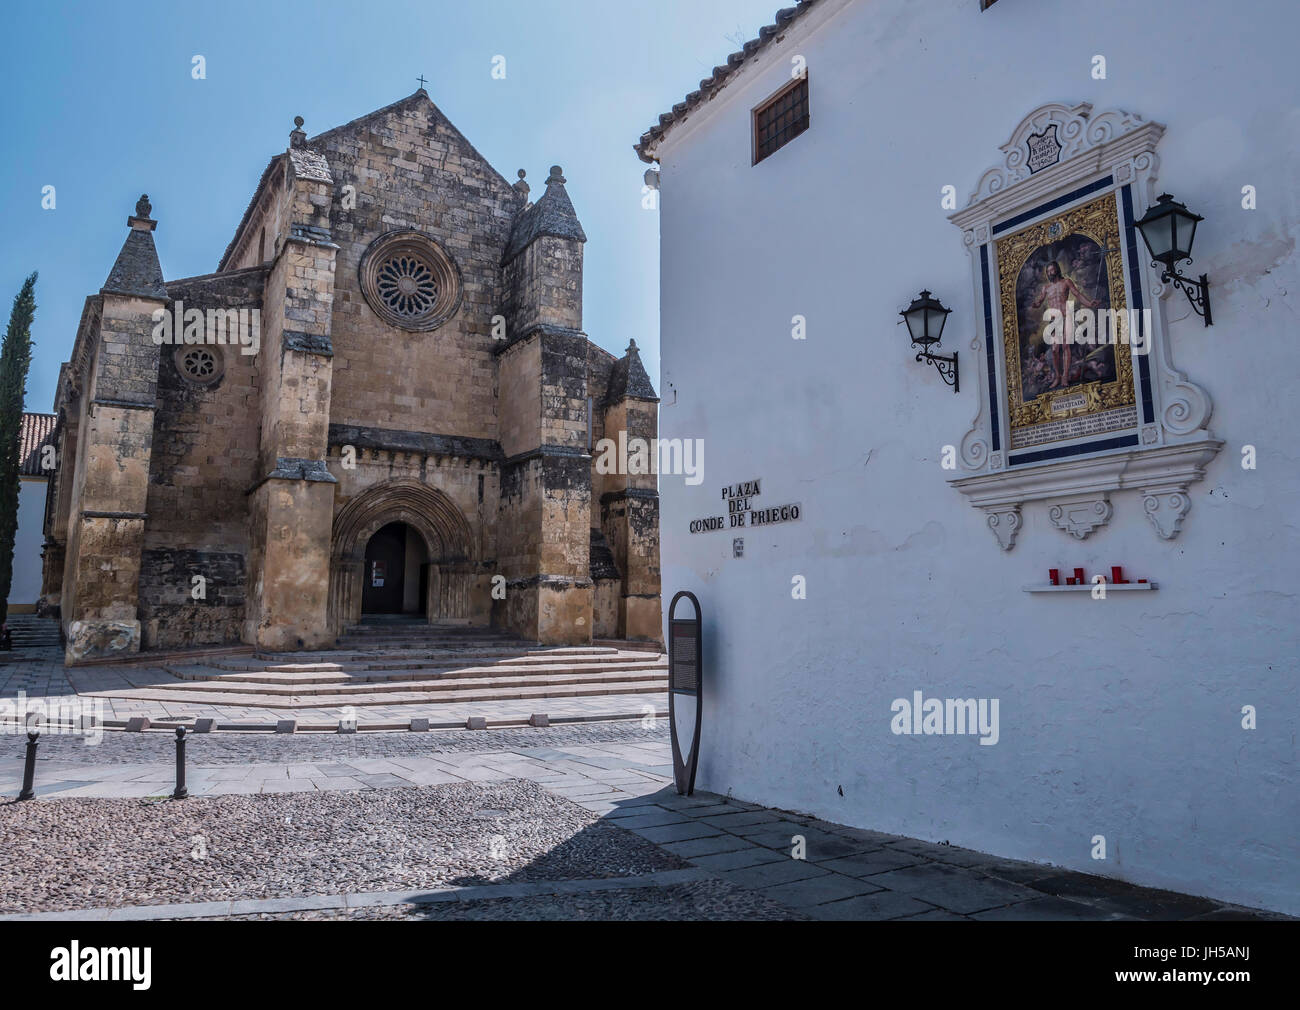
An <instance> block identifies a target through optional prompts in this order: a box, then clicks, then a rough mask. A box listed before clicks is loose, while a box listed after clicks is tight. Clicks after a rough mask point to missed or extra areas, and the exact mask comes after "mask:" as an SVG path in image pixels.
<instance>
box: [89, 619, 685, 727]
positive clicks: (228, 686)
mask: <svg viewBox="0 0 1300 1010" xmlns="http://www.w3.org/2000/svg"><path fill="white" fill-rule="evenodd" d="M624 644H627V645H628V648H623V647H622V646H623V645H624ZM160 670H161V671H163V672H164V673H165V674H166V675H167V676H166V677H165V678H161V679H164V680H165V682H164V683H159V679H160V673H159V671H160ZM121 676H122V678H123V680H124V681H125V683H126V686H125V687H124V688H121V689H115V690H113V691H106V692H104V693H105V694H108V695H111V696H113V697H128V698H131V699H135V700H141V701H162V702H174V703H177V704H212V705H222V706H239V707H247V708H273V709H277V708H289V709H298V708H331V707H341V706H344V705H350V706H353V707H359V706H366V705H385V706H386V705H403V704H423V705H430V704H433V705H440V704H454V703H458V702H471V701H512V700H514V701H518V700H524V699H530V700H531V699H537V700H538V701H541V700H543V699H547V698H557V699H559V698H580V697H594V696H600V695H640V694H662V693H663V692H665V691H667V689H668V660H667V657H666V656H664V655H662V654H661V653H660V652H658V651H647V649H646V648H645V647H644V646H642V645H641V643H619V642H609V643H602V644H600V645H580V646H560V647H547V646H542V645H539V644H538V643H537V642H530V641H525V640H521V639H519V638H517V637H515V636H512V635H510V634H508V633H506V632H503V631H499V630H495V629H488V628H470V627H440V626H432V625H427V624H424V623H420V622H414V621H402V620H395V621H392V622H386V621H377V622H375V623H373V624H365V625H361V626H359V627H357V628H352V629H350V630H349V632H348V633H347V634H346V635H344V636H343V637H342V638H341V639H340V647H339V648H336V649H332V650H320V651H315V652H308V653H275V652H267V651H265V650H257V651H254V652H252V653H239V654H233V655H218V656H204V657H195V656H189V657H184V656H178V657H168V658H167V659H165V660H163V661H161V662H157V663H154V664H151V666H150V667H149V668H141V669H130V670H126V669H124V670H123V673H122V674H121ZM628 706H629V707H628V713H635V712H636V711H638V710H639V707H640V703H639V702H637V703H633V702H630V701H629V702H628ZM544 710H545V709H544V708H539V709H538V711H544Z"/></svg>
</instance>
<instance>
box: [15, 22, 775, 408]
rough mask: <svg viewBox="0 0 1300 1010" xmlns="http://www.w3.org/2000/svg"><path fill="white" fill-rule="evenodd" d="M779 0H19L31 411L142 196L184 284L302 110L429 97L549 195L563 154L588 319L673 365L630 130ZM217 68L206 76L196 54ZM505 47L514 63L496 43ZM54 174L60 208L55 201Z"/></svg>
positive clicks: (163, 250) (205, 262) (599, 338)
mask: <svg viewBox="0 0 1300 1010" xmlns="http://www.w3.org/2000/svg"><path fill="white" fill-rule="evenodd" d="M779 6H781V3H780V2H778V0H653V2H646V3H632V2H626V0H420V2H403V3H391V2H382V3H341V2H312V0H293V2H289V0H261V2H256V3H254V2H247V0H235V2H222V3H204V4H194V3H189V2H176V0H170V2H165V3H117V2H114V3H93V4H92V3H81V4H66V3H65V4H60V3H42V4H24V5H21V6H15V7H14V8H11V9H9V10H7V11H6V14H5V18H6V22H7V28H8V32H7V34H8V40H9V45H8V46H7V47H6V49H7V51H6V57H5V60H4V61H3V62H0V87H2V89H3V94H4V95H5V102H4V104H3V108H2V109H0V130H3V136H4V137H5V140H6V149H7V151H8V156H7V157H6V158H5V159H3V162H0V193H2V194H3V207H4V219H5V221H6V223H7V229H6V233H7V238H6V240H5V241H4V243H3V246H2V248H0V302H2V303H3V312H4V319H5V320H6V321H7V320H8V312H9V306H10V303H11V301H12V298H13V295H14V294H15V293H16V292H17V290H18V287H19V285H20V284H21V282H22V279H23V277H25V276H26V275H27V274H28V273H29V272H31V271H32V270H33V269H35V270H39V271H40V280H39V282H38V285H37V302H38V308H37V312H36V323H35V326H34V328H33V333H32V336H33V339H34V341H35V344H36V346H35V349H34V354H33V361H32V369H31V374H30V377H29V379H28V384H27V408H28V409H29V410H41V411H48V410H50V409H52V404H53V397H54V389H55V385H56V383H57V380H58V371H59V365H60V363H61V362H63V361H64V360H66V359H67V357H68V354H69V353H70V351H71V348H72V341H73V338H74V337H75V335H76V327H77V322H78V320H79V318H80V316H81V309H82V305H83V302H84V300H85V297H86V296H87V295H89V294H93V293H95V292H97V291H98V290H99V288H100V287H101V286H102V285H103V283H104V280H105V278H106V277H107V276H108V271H109V269H110V268H111V267H112V265H113V260H114V259H115V258H116V256H117V253H118V250H119V249H120V248H121V245H122V242H123V240H124V239H125V238H126V218H127V216H128V215H129V214H130V213H132V212H133V208H134V206H135V201H136V199H137V197H139V195H140V194H141V193H142V192H147V193H148V194H149V197H150V199H151V201H152V202H153V207H154V217H156V218H157V219H158V221H159V226H158V231H157V233H156V234H155V238H156V241H157V243H158V250H159V256H160V258H161V260H162V265H163V272H164V276H165V277H167V278H168V279H169V280H170V279H173V278H179V277H189V276H194V275H197V274H205V273H211V272H212V271H213V270H215V269H216V265H217V261H218V259H219V258H220V256H221V254H222V252H223V251H224V250H225V248H226V245H227V243H228V242H229V241H230V238H231V236H232V235H233V233H234V229H235V226H236V225H237V224H238V223H239V219H240V216H241V215H242V214H243V211H244V208H245V206H246V205H247V203H248V200H249V198H250V197H251V196H252V193H253V189H254V188H255V187H256V185H257V180H258V178H259V176H260V175H261V172H262V170H263V168H265V166H266V162H267V160H268V159H269V158H270V157H271V156H273V155H275V154H277V153H279V152H280V151H283V150H284V149H285V147H286V146H287V145H288V138H289V131H290V130H291V129H292V127H293V117H294V116H296V115H301V116H303V117H304V118H305V119H306V130H307V133H308V135H309V136H314V135H315V134H317V133H321V132H324V131H325V130H327V129H330V128H331V127H334V126H338V125H340V124H342V123H345V122H348V121H349V120H351V119H354V118H356V117H357V116H360V115H364V114H365V113H367V112H370V111H372V110H374V109H377V108H380V107H381V106H384V105H387V104H388V103H390V102H393V101H396V100H397V99H399V98H402V97H404V96H406V95H409V94H410V93H411V92H413V91H414V90H415V89H416V88H417V87H418V86H419V85H418V82H417V80H416V78H417V77H419V76H420V75H421V74H423V75H424V77H425V78H427V80H428V83H427V84H426V85H425V87H426V88H427V89H428V91H429V94H430V96H431V97H432V98H433V100H434V102H435V103H437V105H438V106H439V108H441V109H442V111H443V112H444V113H446V115H447V116H448V117H449V118H450V119H451V120H452V122H454V123H455V124H456V125H457V126H458V127H459V128H460V130H461V131H462V132H463V133H464V134H465V135H466V136H467V137H468V138H469V140H470V142H471V143H473V144H474V145H475V146H476V147H477V148H478V149H479V151H480V152H481V153H482V154H483V155H484V157H486V158H487V159H488V160H489V161H490V162H491V163H492V164H493V165H494V166H495V167H496V168H497V170H498V171H500V172H501V173H502V174H503V175H505V176H506V177H507V178H508V179H511V180H513V179H514V178H515V172H516V171H517V170H518V169H519V168H524V169H526V170H527V171H528V178H529V182H530V183H531V184H532V185H533V188H534V193H535V194H536V193H538V192H540V190H541V188H542V184H543V182H544V180H545V179H546V173H547V169H548V168H549V167H550V166H551V165H553V164H557V163H558V164H560V165H562V166H563V167H564V171H565V176H566V178H567V179H568V180H569V186H568V189H569V193H570V195H571V197H572V198H573V201H574V204H575V206H576V207H577V210H578V215H579V217H580V218H581V219H582V223H583V227H584V228H585V230H586V232H587V238H588V242H587V247H586V279H585V280H586V292H585V295H586V305H585V327H586V330H587V332H588V333H589V334H590V336H591V338H592V339H593V340H595V341H596V342H597V343H599V344H601V345H602V346H604V347H606V348H608V349H610V350H611V351H615V352H618V353H622V351H623V349H624V348H625V347H626V346H627V343H628V340H629V339H630V338H635V339H636V341H637V344H638V345H639V346H641V347H642V348H643V351H644V353H643V360H644V361H645V363H646V367H647V368H648V369H649V370H650V374H651V376H652V377H656V378H657V376H658V371H659V352H658V348H659V302H658V284H659V231H658V217H657V213H656V212H649V211H645V210H643V209H642V208H641V201H640V198H641V194H640V187H641V184H642V183H641V177H642V175H643V173H644V170H645V166H644V165H643V164H642V163H641V162H640V161H639V160H638V159H637V157H636V155H635V154H634V153H633V151H632V144H633V143H634V142H635V141H636V139H637V138H638V137H639V136H640V135H641V133H642V132H644V131H645V130H646V129H647V128H648V127H649V126H650V125H651V124H652V123H653V122H654V121H655V117H656V116H657V115H658V114H659V113H660V112H664V111H666V110H667V109H668V108H669V107H670V106H671V105H672V104H673V103H674V102H678V101H681V99H682V97H683V96H684V95H685V94H686V93H687V92H688V91H691V90H693V89H694V88H696V87H698V84H699V81H700V79H701V78H703V77H706V76H708V75H709V73H710V72H711V71H712V68H713V67H714V66H715V65H716V64H718V63H721V62H722V60H723V58H724V57H725V56H726V55H727V54H728V53H729V52H731V51H733V50H734V49H736V48H738V47H737V46H736V45H735V44H734V40H733V39H729V38H728V36H735V35H736V33H737V32H741V33H743V35H744V37H745V38H747V39H748V38H753V37H754V36H755V35H756V34H757V31H758V28H759V27H760V26H761V25H763V24H767V23H769V22H770V21H771V20H772V16H773V15H774V14H775V13H776V9H777V8H778V7H779ZM196 54H197V55H202V56H203V57H204V58H205V60H206V71H207V78H206V79H205V80H194V79H193V78H192V77H191V66H192V59H193V57H194V56H195V55H196ZM498 54H499V55H503V56H505V57H506V79H505V80H493V79H492V76H491V69H492V59H493V57H494V56H496V55H498ZM47 185H51V186H54V187H55V194H56V201H57V203H56V208H55V209H54V210H43V209H42V207H41V194H42V187H44V186H47Z"/></svg>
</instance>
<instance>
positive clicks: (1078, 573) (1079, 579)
mask: <svg viewBox="0 0 1300 1010" xmlns="http://www.w3.org/2000/svg"><path fill="white" fill-rule="evenodd" d="M1074 581H1075V583H1076V584H1077V585H1080V586H1081V585H1083V584H1084V583H1085V582H1087V581H1088V580H1087V579H1085V578H1084V577H1083V569H1082V568H1076V569H1075V570H1074Z"/></svg>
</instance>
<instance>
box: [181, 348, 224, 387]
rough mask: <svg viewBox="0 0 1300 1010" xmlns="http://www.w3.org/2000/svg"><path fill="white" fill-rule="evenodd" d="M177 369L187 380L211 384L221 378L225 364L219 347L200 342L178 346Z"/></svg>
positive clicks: (201, 384) (200, 384)
mask: <svg viewBox="0 0 1300 1010" xmlns="http://www.w3.org/2000/svg"><path fill="white" fill-rule="evenodd" d="M176 369H177V371H179V372H180V373H181V376H182V377H183V378H184V379H185V380H186V381H187V382H191V383H193V384H194V385H196V386H210V385H212V384H213V383H214V382H216V381H217V380H218V379H220V378H221V376H222V373H223V372H224V371H225V365H224V362H223V361H222V358H221V352H220V351H219V350H218V349H217V348H215V347H207V346H205V345H202V344H200V345H197V346H194V347H179V348H177V350H176Z"/></svg>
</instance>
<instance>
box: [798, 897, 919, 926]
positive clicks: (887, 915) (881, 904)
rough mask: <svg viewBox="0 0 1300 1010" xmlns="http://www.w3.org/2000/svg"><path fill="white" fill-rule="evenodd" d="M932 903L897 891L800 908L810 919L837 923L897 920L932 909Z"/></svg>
mask: <svg viewBox="0 0 1300 1010" xmlns="http://www.w3.org/2000/svg"><path fill="white" fill-rule="evenodd" d="M934 910H935V909H934V906H933V905H930V904H927V903H926V902H924V901H919V900H917V899H916V898H914V897H912V896H911V895H908V894H900V893H899V892H897V891H877V892H875V893H874V894H864V895H860V896H859V897H856V898H845V899H844V900H843V901H832V902H828V903H827V904H824V905H814V906H812V907H811V908H806V909H804V911H805V912H806V913H807V914H808V915H810V916H812V917H813V918H814V919H828V920H834V921H837V922H877V921H879V920H882V919H901V918H902V917H903V916H916V915H921V914H923V913H926V912H933V911H934Z"/></svg>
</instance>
